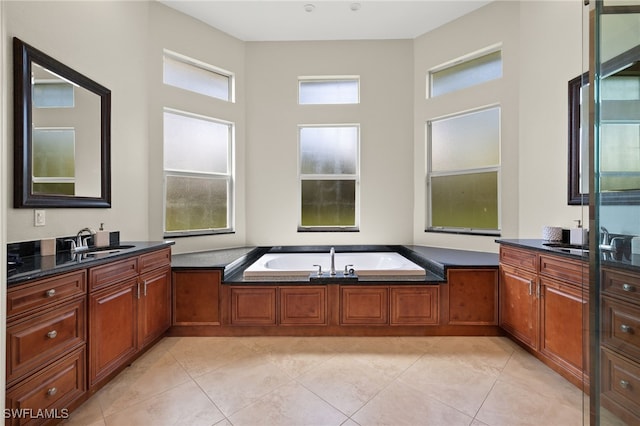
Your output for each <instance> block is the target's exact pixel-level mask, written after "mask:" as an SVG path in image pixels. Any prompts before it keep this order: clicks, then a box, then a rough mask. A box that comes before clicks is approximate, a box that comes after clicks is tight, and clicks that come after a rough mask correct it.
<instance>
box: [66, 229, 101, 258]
mask: <svg viewBox="0 0 640 426" xmlns="http://www.w3.org/2000/svg"><path fill="white" fill-rule="evenodd" d="M95 233H96V231H94V230H93V229H91V228H82V229H81V230H79V231H78V233H77V234H76V239H75V241H74V240H72V239H68V240H66V241H70V242H71V252H72V253H78V252H81V251H86V250H88V249H89V238H91V237H92V236H93V235H95ZM87 234H88V235H87ZM83 236H84V238H83Z"/></svg>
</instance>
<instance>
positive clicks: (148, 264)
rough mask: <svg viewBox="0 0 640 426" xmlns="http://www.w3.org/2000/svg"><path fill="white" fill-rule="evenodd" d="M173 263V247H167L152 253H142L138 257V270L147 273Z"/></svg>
mask: <svg viewBox="0 0 640 426" xmlns="http://www.w3.org/2000/svg"><path fill="white" fill-rule="evenodd" d="M169 265H171V249H170V248H168V247H167V248H165V249H162V250H156V251H154V252H151V253H146V254H141V255H140V256H139V257H138V268H139V269H138V272H139V273H140V274H145V273H147V272H149V271H152V270H154V269H158V268H164V267H166V266H169Z"/></svg>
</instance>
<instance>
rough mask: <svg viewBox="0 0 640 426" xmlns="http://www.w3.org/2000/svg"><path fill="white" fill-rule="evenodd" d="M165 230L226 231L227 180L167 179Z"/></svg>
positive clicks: (198, 178)
mask: <svg viewBox="0 0 640 426" xmlns="http://www.w3.org/2000/svg"><path fill="white" fill-rule="evenodd" d="M166 185H167V189H166V214H165V230H166V231H167V232H172V231H183V230H190V231H198V230H208V229H221V228H227V227H228V226H229V225H228V218H227V208H228V193H229V187H228V183H227V180H225V179H216V178H203V177H184V176H171V175H169V176H167V183H166Z"/></svg>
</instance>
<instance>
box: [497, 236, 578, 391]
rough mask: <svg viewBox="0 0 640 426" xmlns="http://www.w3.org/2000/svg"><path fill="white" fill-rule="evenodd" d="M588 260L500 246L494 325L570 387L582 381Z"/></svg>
mask: <svg viewBox="0 0 640 426" xmlns="http://www.w3.org/2000/svg"><path fill="white" fill-rule="evenodd" d="M585 282H588V264H587V262H586V261H584V260H582V259H580V258H579V257H578V256H575V257H570V256H560V255H555V254H552V253H545V252H540V251H536V250H530V249H526V248H519V247H518V248H516V247H511V246H506V245H501V246H500V326H501V327H502V328H503V329H504V330H505V331H506V332H507V333H509V334H510V335H511V336H512V337H513V338H514V339H515V340H516V341H518V342H520V343H521V344H522V345H523V346H525V347H526V348H527V349H528V350H529V351H530V352H531V353H533V354H534V355H535V356H536V357H537V358H539V359H540V360H542V361H543V362H545V363H546V364H547V365H549V366H550V367H551V368H553V369H554V370H556V371H557V372H558V373H560V374H561V375H563V376H564V377H565V378H567V379H568V380H569V381H571V382H572V383H574V384H575V385H576V386H579V387H583V386H585V389H586V388H587V385H588V380H589V379H588V365H589V362H588V341H587V336H588V332H587V324H588V291H587V289H586V288H585V286H584V285H583V283H585Z"/></svg>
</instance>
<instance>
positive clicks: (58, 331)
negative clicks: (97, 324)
mask: <svg viewBox="0 0 640 426" xmlns="http://www.w3.org/2000/svg"><path fill="white" fill-rule="evenodd" d="M85 316H86V301H85V299H84V298H76V299H75V300H72V301H71V302H68V303H65V304H63V305H61V306H58V307H56V308H54V309H49V310H46V311H42V312H39V313H38V314H34V315H31V316H29V317H27V318H25V319H24V320H22V321H10V322H9V323H8V324H7V354H8V357H7V382H9V383H11V382H13V381H15V380H16V379H19V378H20V377H21V376H23V375H25V374H27V373H30V372H31V371H33V370H36V369H38V368H40V367H41V366H42V365H45V364H46V363H47V362H50V360H52V359H54V358H56V357H58V356H60V355H62V354H64V353H65V352H67V351H69V350H70V349H73V348H74V347H76V346H78V345H83V344H84V342H85V340H86V326H85V324H86V323H85Z"/></svg>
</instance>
